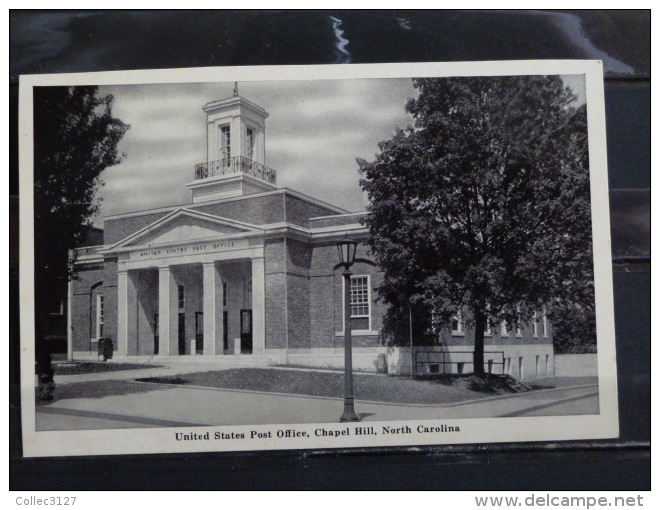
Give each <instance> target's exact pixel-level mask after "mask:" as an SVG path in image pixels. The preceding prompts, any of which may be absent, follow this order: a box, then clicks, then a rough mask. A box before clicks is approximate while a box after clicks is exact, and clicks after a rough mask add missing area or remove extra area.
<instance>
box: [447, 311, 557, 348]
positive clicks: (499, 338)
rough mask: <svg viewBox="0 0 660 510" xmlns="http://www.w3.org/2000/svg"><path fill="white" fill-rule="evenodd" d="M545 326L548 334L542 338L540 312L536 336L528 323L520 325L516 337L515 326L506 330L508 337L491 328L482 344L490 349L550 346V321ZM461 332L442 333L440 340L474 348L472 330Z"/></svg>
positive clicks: (499, 329)
mask: <svg viewBox="0 0 660 510" xmlns="http://www.w3.org/2000/svg"><path fill="white" fill-rule="evenodd" d="M547 324H548V332H547V336H544V335H543V327H542V320H541V318H540V312H539V319H538V328H537V333H538V335H537V336H534V327H533V325H532V323H531V322H530V323H527V324H523V325H522V328H521V336H518V335H517V334H516V329H515V326H513V325H511V326H509V329H508V330H507V333H508V336H503V335H502V329H501V328H500V327H498V328H493V330H492V331H491V334H490V335H488V334H487V335H485V337H484V344H485V345H486V346H487V347H492V348H496V347H498V346H500V347H501V346H503V345H510V344H516V345H535V344H552V324H551V322H550V321H548V322H547ZM463 330H464V332H463V334H462V335H456V334H452V333H451V332H450V331H443V332H442V333H441V334H440V337H441V338H442V341H443V342H445V343H446V345H461V346H466V347H470V348H472V347H473V346H474V330H471V329H469V328H466V327H463Z"/></svg>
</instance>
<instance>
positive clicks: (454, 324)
mask: <svg viewBox="0 0 660 510" xmlns="http://www.w3.org/2000/svg"><path fill="white" fill-rule="evenodd" d="M451 333H452V335H462V334H463V314H462V313H461V311H460V310H459V311H458V312H456V315H454V317H452V319H451Z"/></svg>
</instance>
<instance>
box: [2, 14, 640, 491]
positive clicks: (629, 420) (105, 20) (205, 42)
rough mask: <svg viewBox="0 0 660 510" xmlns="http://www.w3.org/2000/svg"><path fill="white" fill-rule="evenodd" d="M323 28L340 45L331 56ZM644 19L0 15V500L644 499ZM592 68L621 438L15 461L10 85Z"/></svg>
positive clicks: (14, 161)
mask: <svg viewBox="0 0 660 510" xmlns="http://www.w3.org/2000/svg"><path fill="white" fill-rule="evenodd" d="M331 16H332V17H334V18H336V19H340V20H341V22H342V25H341V28H342V30H344V34H343V37H345V38H346V39H348V40H349V43H348V45H347V46H346V47H345V49H346V50H347V51H348V55H346V54H343V53H341V52H339V51H338V49H337V46H336V37H335V34H334V31H333V27H332V21H333V20H332V18H331ZM650 22H651V17H650V12H649V11H563V12H551V11H546V12H538V11H504V12H494V11H486V12H484V11H176V12H172V11H129V12H125V11H84V12H83V11H29V12H28V11H12V12H11V13H10V70H9V81H10V147H11V149H10V218H11V221H10V319H11V321H10V343H9V345H10V406H11V407H10V488H11V489H13V490H55V489H57V490H94V489H108V490H112V489H128V490H130V489H145V490H151V489H153V490H158V489H186V490H195V489H232V488H235V489H252V490H254V489H287V488H288V489H310V488H316V489H456V490H467V489H480V490H488V489H509V490H513V489H534V490H541V489H543V490H545V489H547V490H550V489H554V490H561V489H574V490H648V489H649V488H650V437H651V432H650V419H651V418H650V416H651V412H650V324H651V322H650V182H651V176H650V147H651V145H650V99H651V92H650V26H651V25H650ZM549 58H553V59H554V58H562V59H564V58H566V59H570V58H599V59H603V61H604V66H605V71H606V79H605V100H606V115H607V154H608V160H609V184H610V209H611V223H612V252H613V271H614V301H615V322H616V343H617V360H618V374H617V377H618V385H619V413H620V428H621V437H620V439H619V440H615V441H588V442H584V441H583V442H579V443H578V442H563V443H553V444H547V443H544V444H524V443H523V444H509V445H502V444H499V445H475V446H462V447H455V448H446V447H428V448H424V447H422V448H417V449H414V450H412V449H410V450H409V449H405V448H392V449H383V450H370V451H355V450H353V451H332V450H331V451H322V452H308V451H306V452H265V453H263V452H262V453H251V454H250V453H247V454H199V455H147V456H134V457H131V456H129V457H89V458H67V459H24V458H22V456H21V436H20V407H19V406H20V401H19V373H18V359H19V328H18V321H19V315H18V309H17V304H18V242H17V217H18V205H17V204H18V202H17V194H18V149H17V147H18V134H17V133H18V127H17V111H18V76H19V75H20V74H39V73H62V72H89V71H106V70H121V69H149V68H151V69H155V68H173V67H197V66H218V65H281V64H331V63H376V62H424V61H462V60H508V59H549Z"/></svg>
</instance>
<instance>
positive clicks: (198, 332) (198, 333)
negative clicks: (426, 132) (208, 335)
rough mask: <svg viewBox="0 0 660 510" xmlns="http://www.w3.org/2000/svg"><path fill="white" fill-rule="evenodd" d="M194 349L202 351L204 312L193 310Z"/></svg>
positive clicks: (198, 351)
mask: <svg viewBox="0 0 660 510" xmlns="http://www.w3.org/2000/svg"><path fill="white" fill-rule="evenodd" d="M195 350H196V351H197V354H202V353H203V352H204V312H195Z"/></svg>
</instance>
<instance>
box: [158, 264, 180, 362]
mask: <svg viewBox="0 0 660 510" xmlns="http://www.w3.org/2000/svg"><path fill="white" fill-rule="evenodd" d="M177 299H178V296H177V288H176V281H175V280H174V275H173V274H172V271H171V270H170V268H169V266H164V267H159V268H158V352H159V353H160V354H161V355H163V356H176V355H178V353H179V344H178V342H179V339H178V331H177V327H178V316H177Z"/></svg>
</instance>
